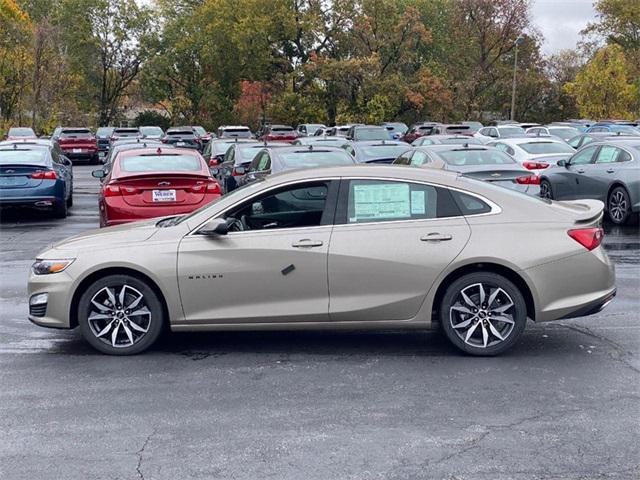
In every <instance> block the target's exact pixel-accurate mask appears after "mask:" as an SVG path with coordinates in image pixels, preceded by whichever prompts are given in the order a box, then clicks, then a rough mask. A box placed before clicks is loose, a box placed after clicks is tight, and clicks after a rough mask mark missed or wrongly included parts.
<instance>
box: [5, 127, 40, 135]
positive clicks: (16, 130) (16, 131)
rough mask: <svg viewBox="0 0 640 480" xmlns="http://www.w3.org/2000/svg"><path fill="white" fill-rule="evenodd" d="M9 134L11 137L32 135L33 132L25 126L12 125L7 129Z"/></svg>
mask: <svg viewBox="0 0 640 480" xmlns="http://www.w3.org/2000/svg"><path fill="white" fill-rule="evenodd" d="M9 135H10V136H12V137H33V136H35V132H34V131H33V130H31V129H30V128H27V127H13V128H10V129H9Z"/></svg>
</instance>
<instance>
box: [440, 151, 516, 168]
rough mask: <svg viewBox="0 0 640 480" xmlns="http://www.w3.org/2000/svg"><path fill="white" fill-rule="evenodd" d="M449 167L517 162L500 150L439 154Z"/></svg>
mask: <svg viewBox="0 0 640 480" xmlns="http://www.w3.org/2000/svg"><path fill="white" fill-rule="evenodd" d="M437 153H438V155H439V156H440V157H441V158H442V159H443V160H444V161H445V162H447V163H448V164H449V165H456V166H468V165H512V164H514V163H516V161H515V160H514V159H513V158H511V157H510V156H509V155H507V154H506V153H503V152H500V151H498V150H473V149H469V150H451V151H449V152H437Z"/></svg>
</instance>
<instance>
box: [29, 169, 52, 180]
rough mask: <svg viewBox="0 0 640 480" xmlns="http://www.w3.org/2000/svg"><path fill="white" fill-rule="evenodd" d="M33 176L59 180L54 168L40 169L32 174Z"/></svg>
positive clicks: (38, 178)
mask: <svg viewBox="0 0 640 480" xmlns="http://www.w3.org/2000/svg"><path fill="white" fill-rule="evenodd" d="M31 178H33V179H35V180H57V178H58V175H56V172H54V171H53V170H38V171H37V172H35V173H32V174H31Z"/></svg>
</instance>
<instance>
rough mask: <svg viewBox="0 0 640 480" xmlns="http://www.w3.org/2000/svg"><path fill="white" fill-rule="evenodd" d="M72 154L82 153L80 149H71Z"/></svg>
mask: <svg viewBox="0 0 640 480" xmlns="http://www.w3.org/2000/svg"><path fill="white" fill-rule="evenodd" d="M73 153H82V149H81V148H74V149H73Z"/></svg>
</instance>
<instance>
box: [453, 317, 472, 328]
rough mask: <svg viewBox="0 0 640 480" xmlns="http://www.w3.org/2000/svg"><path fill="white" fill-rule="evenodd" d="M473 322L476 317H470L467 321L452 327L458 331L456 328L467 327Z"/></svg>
mask: <svg viewBox="0 0 640 480" xmlns="http://www.w3.org/2000/svg"><path fill="white" fill-rule="evenodd" d="M474 320H477V318H476V317H471V318H470V319H468V320H463V321H462V322H460V323H457V324H455V325H453V328H455V329H458V328H465V327H468V326H469V325H470V324H471V322H473V321H474Z"/></svg>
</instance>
